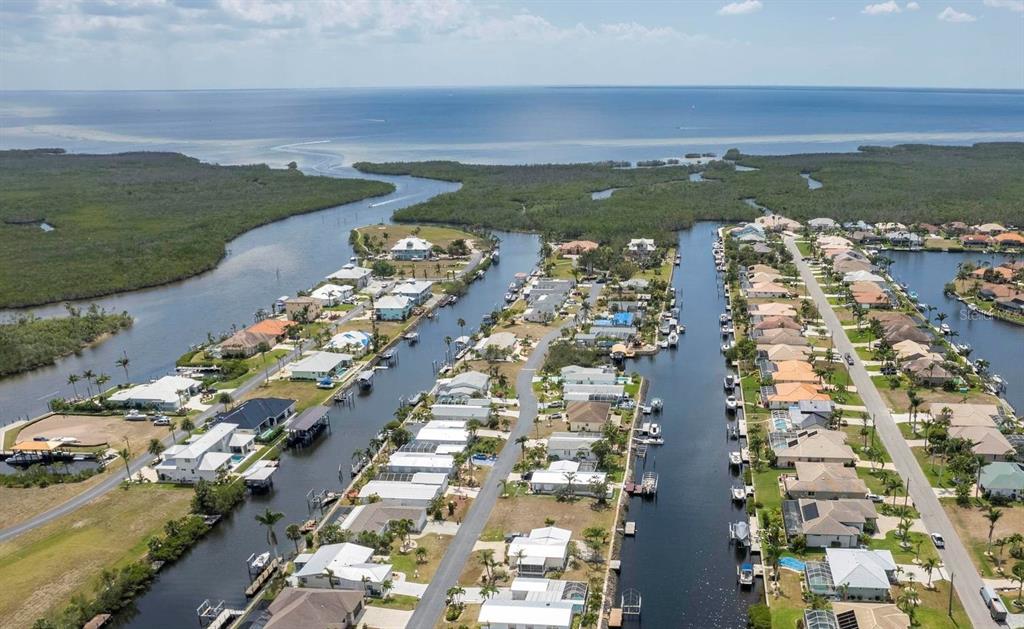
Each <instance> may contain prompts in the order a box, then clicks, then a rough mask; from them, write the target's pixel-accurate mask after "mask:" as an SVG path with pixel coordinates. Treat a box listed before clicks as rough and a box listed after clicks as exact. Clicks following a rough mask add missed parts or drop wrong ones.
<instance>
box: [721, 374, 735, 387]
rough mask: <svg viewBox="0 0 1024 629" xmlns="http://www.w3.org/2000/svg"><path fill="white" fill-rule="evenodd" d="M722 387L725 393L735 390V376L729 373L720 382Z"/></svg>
mask: <svg viewBox="0 0 1024 629" xmlns="http://www.w3.org/2000/svg"><path fill="white" fill-rule="evenodd" d="M722 387H723V388H724V389H725V390H726V391H732V390H733V389H735V388H736V376H734V375H733V374H731V373H730V374H728V375H726V376H725V378H724V379H723V380H722Z"/></svg>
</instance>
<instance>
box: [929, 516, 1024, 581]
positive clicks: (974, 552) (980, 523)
mask: <svg viewBox="0 0 1024 629" xmlns="http://www.w3.org/2000/svg"><path fill="white" fill-rule="evenodd" d="M942 507H943V508H944V509H945V510H946V515H948V516H949V519H950V521H951V522H952V523H953V526H955V527H956V531H957V533H959V534H960V540H961V541H962V542H963V543H964V546H966V547H967V549H968V550H970V551H971V557H972V559H973V560H974V565H975V566H977V567H978V570H980V571H981V573H982V574H983V575H984V576H989V577H990V576H994V575H995V570H994V563H993V560H992V559H990V558H988V557H986V556H985V551H986V550H987V549H988V527H989V521H988V520H987V519H986V518H985V511H984V510H983V509H980V508H978V507H960V506H957V504H956V501H955V500H943V501H942ZM998 508H999V510H1000V511H1002V512H1003V516H1002V517H1001V518H999V521H997V522H996V526H995V529H994V530H993V531H992V540H993V541H995V540H997V539H999V538H1001V537H1007V536H1009V535H1012V534H1014V533H1019V532H1021V531H1024V506H1021V505H1019V504H1018V505H1015V506H1008V507H998ZM992 552H993V553H994V554H995V555H997V558H998V555H999V548H998V546H993V547H992ZM1002 558H1003V567H1004V568H1006V569H1009V568H1011V567H1013V564H1014V563H1015V562H1016V560H1015V559H1013V558H1011V557H1010V553H1009V549H1006V548H1004V550H1003V557H1002Z"/></svg>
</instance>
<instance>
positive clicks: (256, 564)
mask: <svg viewBox="0 0 1024 629" xmlns="http://www.w3.org/2000/svg"><path fill="white" fill-rule="evenodd" d="M268 561H270V553H260V554H259V555H256V558H255V559H253V560H252V563H250V564H249V567H251V568H252V569H253V570H263V568H265V567H266V566H267V562H268Z"/></svg>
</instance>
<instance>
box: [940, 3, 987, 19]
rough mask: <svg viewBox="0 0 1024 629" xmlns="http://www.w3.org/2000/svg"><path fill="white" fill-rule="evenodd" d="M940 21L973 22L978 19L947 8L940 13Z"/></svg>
mask: <svg viewBox="0 0 1024 629" xmlns="http://www.w3.org/2000/svg"><path fill="white" fill-rule="evenodd" d="M939 19H940V20H942V21H943V22H973V21H975V20H977V19H978V18H976V17H974V16H973V15H971V14H970V13H963V12H962V11H957V10H956V9H954V8H953V7H946V8H945V9H943V10H942V13H939Z"/></svg>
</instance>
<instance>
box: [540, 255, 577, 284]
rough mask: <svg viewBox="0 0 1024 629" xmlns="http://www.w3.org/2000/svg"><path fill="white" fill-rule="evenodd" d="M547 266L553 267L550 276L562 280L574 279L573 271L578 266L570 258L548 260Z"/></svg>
mask: <svg viewBox="0 0 1024 629" xmlns="http://www.w3.org/2000/svg"><path fill="white" fill-rule="evenodd" d="M547 264H550V265H551V267H552V270H551V273H550V274H549V275H550V276H551V277H554V278H557V279H561V280H568V279H572V277H573V275H572V271H573V269H575V268H576V265H574V264H573V261H572V260H570V259H569V258H548V259H547Z"/></svg>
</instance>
